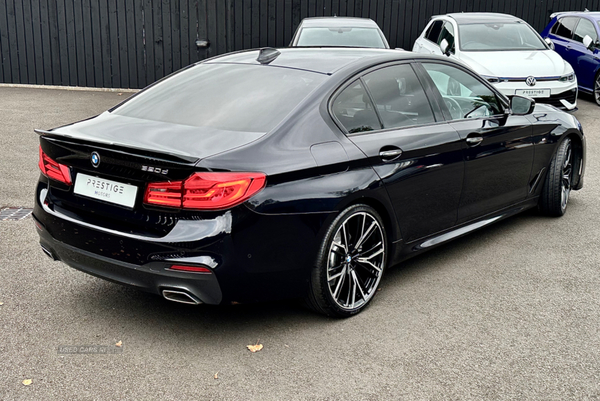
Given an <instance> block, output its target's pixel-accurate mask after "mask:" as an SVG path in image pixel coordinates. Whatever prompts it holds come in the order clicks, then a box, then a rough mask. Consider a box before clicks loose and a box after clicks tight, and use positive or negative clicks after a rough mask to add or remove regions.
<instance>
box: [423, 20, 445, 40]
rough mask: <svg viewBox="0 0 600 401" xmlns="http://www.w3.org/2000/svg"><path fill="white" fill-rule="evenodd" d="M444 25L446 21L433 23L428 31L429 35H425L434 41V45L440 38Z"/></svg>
mask: <svg viewBox="0 0 600 401" xmlns="http://www.w3.org/2000/svg"><path fill="white" fill-rule="evenodd" d="M443 23H444V21H442V20H437V21H435V22H433V23H432V24H431V25H430V26H429V29H428V30H427V33H426V34H425V38H426V39H428V40H430V41H432V42H433V43H437V40H438V38H439V37H440V32H441V31H442V24H443Z"/></svg>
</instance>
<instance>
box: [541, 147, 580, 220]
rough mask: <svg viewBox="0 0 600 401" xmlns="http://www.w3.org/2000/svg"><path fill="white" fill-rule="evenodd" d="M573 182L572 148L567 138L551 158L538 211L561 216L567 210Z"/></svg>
mask: <svg viewBox="0 0 600 401" xmlns="http://www.w3.org/2000/svg"><path fill="white" fill-rule="evenodd" d="M572 182H573V147H572V146H571V139H570V138H567V139H565V140H564V141H562V143H561V144H560V145H558V151H557V152H556V154H555V155H554V157H553V158H552V162H551V163H550V168H549V169H548V173H547V174H546V181H545V183H544V188H542V194H541V197H540V204H539V205H540V210H541V211H542V213H544V214H546V215H548V216H562V215H563V214H565V211H566V210H567V203H568V202H569V195H570V193H571V185H572Z"/></svg>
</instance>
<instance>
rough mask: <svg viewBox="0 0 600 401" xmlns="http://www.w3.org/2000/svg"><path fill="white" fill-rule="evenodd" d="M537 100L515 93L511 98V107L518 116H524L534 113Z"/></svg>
mask: <svg viewBox="0 0 600 401" xmlns="http://www.w3.org/2000/svg"><path fill="white" fill-rule="evenodd" d="M534 108H535V100H533V99H532V98H530V97H525V96H519V95H514V96H512V97H511V98H510V109H511V110H512V113H513V114H515V115H517V116H524V115H527V114H531V113H533V109H534Z"/></svg>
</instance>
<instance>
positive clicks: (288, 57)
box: [33, 49, 585, 304]
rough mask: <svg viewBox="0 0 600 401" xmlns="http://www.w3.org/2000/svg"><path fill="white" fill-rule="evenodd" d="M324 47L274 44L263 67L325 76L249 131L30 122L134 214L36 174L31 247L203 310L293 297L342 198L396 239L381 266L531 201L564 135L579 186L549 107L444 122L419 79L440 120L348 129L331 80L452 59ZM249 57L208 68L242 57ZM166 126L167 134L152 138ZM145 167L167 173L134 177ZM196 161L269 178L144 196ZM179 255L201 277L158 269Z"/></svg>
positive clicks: (48, 145)
mask: <svg viewBox="0 0 600 401" xmlns="http://www.w3.org/2000/svg"><path fill="white" fill-rule="evenodd" d="M321 54H322V53H321V52H319V51H315V50H303V49H289V50H287V49H281V55H280V56H279V57H278V58H277V65H268V66H264V67H261V68H295V63H298V66H299V67H300V68H303V69H306V68H310V66H311V60H313V62H312V64H314V66H315V68H316V69H317V70H319V69H323V68H325V67H327V68H331V71H329V74H330V75H329V77H328V78H327V79H326V80H325V81H324V82H323V83H322V84H321V85H320V86H319V87H317V88H316V89H315V90H314V91H313V92H312V93H311V94H310V95H309V96H308V97H307V98H306V99H304V100H303V101H302V102H301V103H300V104H299V105H298V107H296V109H294V111H293V112H291V113H290V114H289V115H288V116H287V117H286V118H285V119H284V120H283V121H282V122H281V123H280V124H279V125H278V126H277V127H276V128H275V129H273V130H272V131H271V132H268V133H266V134H262V135H260V136H252V135H254V134H241V133H240V134H239V135H232V136H230V137H225V138H228V139H227V140H226V139H223V140H218V136H217V135H216V134H215V133H214V132H213V131H212V130H211V129H206V130H204V131H203V128H202V127H196V128H194V131H193V132H194V133H193V134H192V132H191V131H190V129H191V128H190V127H183V126H179V125H176V124H164V123H159V122H151V121H145V120H140V121H134V122H133V123H132V124H125V123H124V120H122V118H121V117H113V116H112V115H111V114H110V112H107V113H104V114H102V115H100V116H99V117H96V118H92V119H89V120H86V121H82V122H79V123H74V124H71V125H68V126H65V127H59V128H56V129H53V130H50V131H40V135H41V138H40V144H41V147H42V149H43V150H44V152H45V153H46V154H47V155H48V156H49V157H51V158H53V159H54V160H56V161H57V162H59V163H62V164H64V165H67V166H68V167H69V169H70V172H71V175H72V177H75V175H76V174H77V173H85V174H92V175H96V176H98V177H103V178H106V179H112V180H116V181H120V182H123V183H128V184H131V185H136V186H137V187H138V198H137V199H136V202H135V205H134V207H133V209H130V208H126V207H120V206H115V205H112V204H108V203H104V202H101V201H96V200H93V199H89V198H84V197H81V196H78V195H75V194H74V193H73V189H72V187H69V186H66V185H64V184H60V183H58V182H55V181H53V180H49V179H48V178H46V177H45V176H41V177H40V180H39V182H38V186H37V190H36V194H35V209H34V212H33V214H34V217H35V221H36V226H37V227H38V230H39V234H40V242H41V244H42V245H43V246H44V247H45V249H47V250H48V251H49V252H50V253H51V254H52V255H53V256H54V257H55V258H57V259H60V260H63V261H64V262H65V263H67V264H69V265H70V266H72V267H74V268H77V269H80V270H82V271H86V272H88V273H90V274H93V275H96V276H99V277H103V278H106V279H108V280H112V281H116V282H119V283H122V284H127V285H132V286H135V287H138V288H140V289H143V290H146V291H150V292H154V293H160V291H161V290H162V289H164V288H180V289H185V290H186V291H189V292H190V293H192V294H193V295H194V296H196V297H197V298H198V299H200V300H201V301H202V302H205V303H214V304H217V303H223V302H232V301H235V302H242V301H256V300H262V299H272V298H291V297H302V296H303V295H304V293H305V290H306V285H307V281H308V277H309V274H310V271H311V268H312V266H314V262H315V257H316V253H317V249H318V247H319V244H320V242H321V241H322V239H323V236H324V233H325V231H326V230H327V229H328V227H329V224H330V223H331V222H332V221H333V220H334V219H335V217H336V216H337V215H338V214H339V213H340V212H341V211H342V210H343V209H344V208H346V207H347V206H349V205H352V204H356V203H364V204H368V205H370V206H372V207H373V208H375V209H376V210H377V211H378V213H379V214H380V215H381V216H382V219H383V221H384V224H385V226H386V231H387V233H388V236H389V241H388V243H389V246H390V248H391V249H390V250H389V255H390V256H389V260H388V265H393V264H396V263H398V262H400V261H402V260H403V259H406V258H408V257H410V256H413V255H415V254H418V253H419V252H422V251H424V250H426V249H430V248H432V247H434V246H436V245H439V244H441V243H444V242H445V241H448V240H450V239H453V238H456V237H458V236H461V235H465V234H467V233H469V232H471V231H473V230H475V229H477V228H480V227H483V226H485V225H487V224H491V223H493V222H495V221H498V220H500V219H502V218H506V217H508V216H511V215H513V214H515V213H518V212H520V211H523V210H525V209H527V208H531V207H535V206H536V204H537V199H538V196H539V193H540V191H541V185H539V184H536V183H540V182H541V183H543V181H544V177H545V173H546V169H547V167H548V165H549V163H550V160H551V159H552V157H553V155H554V153H555V151H556V149H557V146H558V144H559V143H560V142H561V141H562V140H563V139H564V138H565V137H566V136H569V137H570V138H571V139H572V140H573V144H574V145H573V146H574V149H575V150H576V154H577V158H576V161H575V163H576V166H580V167H581V171H582V173H581V175H578V176H577V177H574V183H575V184H574V186H575V189H579V188H580V187H581V186H582V183H583V173H584V171H585V139H584V136H583V132H582V130H581V126H580V125H579V123H578V122H577V120H576V119H575V118H574V117H573V116H571V115H569V114H566V113H563V112H561V111H559V110H557V109H555V108H553V107H551V106H547V105H537V106H536V108H535V110H534V112H533V113H532V114H530V115H526V116H515V115H512V114H510V113H509V112H506V113H504V114H502V115H498V116H491V117H482V118H477V119H463V120H459V121H445V120H444V119H443V118H444V117H443V114H442V113H441V112H440V110H439V109H437V108H438V107H439V106H436V105H438V103H436V102H437V100H436V96H438V95H436V93H435V92H434V89H432V88H431V87H427V88H425V93H426V94H427V96H428V97H432V98H431V99H429V101H430V102H431V104H433V105H434V106H435V108H434V113H435V116H436V119H437V120H438V121H437V122H435V123H430V124H427V125H418V126H412V127H404V128H398V129H387V130H379V131H372V132H365V133H360V134H351V135H346V134H345V133H344V131H343V129H341V128H340V127H339V126H338V125H337V122H336V121H335V120H334V119H333V118H332V117H331V116H330V115H329V112H328V106H329V102H330V101H331V99H332V98H333V97H334V94H335V93H336V91H337V90H338V89H339V88H340V87H343V86H344V85H345V84H346V83H348V82H350V81H353V80H354V79H356V78H357V77H359V76H361V75H362V74H364V73H366V72H368V71H369V70H370V69H372V68H373V67H376V66H379V65H383V64H385V65H389V64H390V63H396V62H398V63H406V62H409V63H413V64H415V68H417V69H418V68H419V66H418V63H419V61H420V60H436V61H438V62H444V63H451V62H450V61H448V60H447V59H445V58H444V59H442V58H436V57H433V56H432V57H421V56H419V58H418V59H416V60H415V59H413V56H414V55H413V54H412V53H405V52H395V51H372V52H356V51H355V50H343V49H337V50H328V52H327V54H325V55H323V56H321ZM254 55H256V52H249V53H247V54H235V55H232V56H230V57H231V58H230V59H229V58H228V57H227V56H226V57H223V58H219V59H214V60H213V61H211V62H228V61H232V62H233V61H235V62H239V63H241V64H242V65H243V64H245V63H250V62H249V61H248V60H250V59H251V57H253V56H254ZM336 55H338V56H339V57H337V60H338V61H337V64H336V63H335V62H333V60H335V59H336V57H335V56H336ZM332 66H334V67H332ZM163 84H164V85H167V84H168V80H167V81H165V82H164V83H163ZM486 85H487V84H486ZM200 95H201V94H199V96H200ZM499 96H500V95H499ZM436 109H437V110H436ZM167 132H168V133H169V136H168V137H167V138H163V137H162V136H161V135H160V134H162V133H167ZM473 133H475V134H477V135H480V136H482V137H483V140H482V142H481V143H480V144H479V145H477V146H469V145H468V144H467V142H466V138H467V137H469V136H470V135H472V134H473ZM248 135H250V136H248ZM389 149H398V150H402V154H401V155H400V156H398V157H397V158H395V159H386V158H382V157H381V155H380V152H381V151H382V150H389ZM92 151H97V152H98V153H99V154H100V155H101V157H102V163H101V164H100V166H99V167H98V168H94V167H92V166H91V163H90V161H89V160H90V159H89V157H90V154H91V152H92ZM144 165H151V166H155V167H158V168H160V169H161V171H162V169H167V170H168V172H167V173H166V174H156V173H154V172H148V171H144V170H143V169H142V168H141V167H142V166H144ZM576 169H577V171H578V170H579V167H576ZM195 171H261V172H264V173H265V174H266V175H267V185H266V187H265V188H264V189H263V190H262V191H260V192H259V193H258V194H256V195H255V196H253V197H252V198H251V199H249V200H248V201H247V202H245V203H244V204H241V205H238V206H236V207H233V208H231V209H229V210H224V211H210V212H207V211H204V212H199V211H193V210H186V211H182V210H177V209H168V208H161V207H149V206H146V205H144V204H143V202H142V200H143V199H142V195H143V193H144V190H145V186H146V184H147V183H148V182H153V181H166V180H171V181H173V180H181V179H184V178H186V177H188V176H189V175H191V174H192V173H193V172H195ZM189 258H196V259H194V260H199V259H197V258H210V260H212V261H214V267H212V268H213V275H212V276H211V277H212V278H211V279H206V278H202V279H201V278H200V277H199V276H198V275H194V274H190V273H185V272H173V271H169V270H168V269H167V268H168V266H170V265H171V264H173V263H178V261H186V260H188V261H189V260H190V259H189ZM182 263H184V262H182Z"/></svg>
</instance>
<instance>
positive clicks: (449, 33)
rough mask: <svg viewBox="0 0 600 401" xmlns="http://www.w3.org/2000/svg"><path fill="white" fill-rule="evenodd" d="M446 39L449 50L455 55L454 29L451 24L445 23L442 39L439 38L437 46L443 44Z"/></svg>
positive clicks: (441, 34)
mask: <svg viewBox="0 0 600 401" xmlns="http://www.w3.org/2000/svg"><path fill="white" fill-rule="evenodd" d="M444 39H446V42H448V49H449V50H450V53H452V54H454V27H453V26H452V24H451V23H450V22H447V21H446V22H445V23H444V27H443V28H442V32H441V33H440V37H439V38H438V42H437V44H438V45H439V44H440V43H442V40H444Z"/></svg>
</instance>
